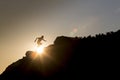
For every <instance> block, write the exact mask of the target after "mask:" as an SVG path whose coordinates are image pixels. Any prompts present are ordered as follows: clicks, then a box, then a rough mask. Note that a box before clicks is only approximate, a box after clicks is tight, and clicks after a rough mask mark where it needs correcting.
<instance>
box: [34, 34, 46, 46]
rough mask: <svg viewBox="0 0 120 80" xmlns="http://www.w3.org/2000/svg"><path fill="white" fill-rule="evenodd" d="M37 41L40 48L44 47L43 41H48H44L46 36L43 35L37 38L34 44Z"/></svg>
mask: <svg viewBox="0 0 120 80" xmlns="http://www.w3.org/2000/svg"><path fill="white" fill-rule="evenodd" d="M36 41H37V45H38V46H40V45H42V43H41V41H46V40H45V39H44V36H43V35H42V36H41V37H37V38H36V39H35V41H34V42H36Z"/></svg>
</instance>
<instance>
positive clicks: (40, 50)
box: [35, 46, 44, 54]
mask: <svg viewBox="0 0 120 80" xmlns="http://www.w3.org/2000/svg"><path fill="white" fill-rule="evenodd" d="M35 51H36V52H37V53H38V54H42V53H43V52H44V46H39V47H36V48H35Z"/></svg>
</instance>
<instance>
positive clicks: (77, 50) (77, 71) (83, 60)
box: [0, 30, 120, 80]
mask: <svg viewBox="0 0 120 80" xmlns="http://www.w3.org/2000/svg"><path fill="white" fill-rule="evenodd" d="M119 45H120V30H118V31H117V32H108V33H106V34H97V35H96V36H88V37H74V38H73V37H65V36H59V37H57V38H56V40H55V41H54V44H52V45H49V46H48V47H46V48H45V54H46V55H45V56H42V59H41V57H40V56H37V57H36V58H35V59H33V58H32V57H33V56H36V52H33V51H27V52H26V56H25V57H23V58H22V59H20V60H18V61H16V62H14V63H12V64H11V65H9V66H8V67H7V68H6V70H5V71H4V72H3V73H2V74H1V76H0V80H37V79H38V80H39V79H41V80H47V79H52V80H68V79H73V80H76V79H78V80H79V79H82V78H84V79H103V78H104V79H108V78H110V79H111V78H113V79H115V78H117V76H118V74H117V72H118V69H119V60H118V59H119V56H118V55H119Z"/></svg>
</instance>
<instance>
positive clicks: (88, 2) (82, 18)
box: [0, 0, 120, 73]
mask: <svg viewBox="0 0 120 80" xmlns="http://www.w3.org/2000/svg"><path fill="white" fill-rule="evenodd" d="M119 4H120V1H119V0H51V1H50V0H46V1H44V0H39V1H38V0H33V1H29V0H19V1H16V0H0V16H1V18H0V36H1V38H0V44H1V45H0V54H1V56H0V65H1V66H0V73H2V72H3V71H4V70H5V68H6V67H7V66H8V65H10V64H11V63H12V62H15V61H16V60H18V59H20V58H22V57H23V56H24V54H25V52H26V51H28V50H31V49H33V47H34V45H35V44H34V39H35V38H36V37H38V36H41V35H44V36H45V39H46V40H47V42H46V43H44V45H45V46H47V45H49V44H52V43H53V42H54V40H55V38H56V37H57V36H62V35H64V36H71V37H74V36H88V35H95V34H98V33H106V32H109V31H116V30H118V29H120V5H119Z"/></svg>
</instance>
